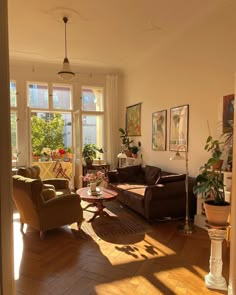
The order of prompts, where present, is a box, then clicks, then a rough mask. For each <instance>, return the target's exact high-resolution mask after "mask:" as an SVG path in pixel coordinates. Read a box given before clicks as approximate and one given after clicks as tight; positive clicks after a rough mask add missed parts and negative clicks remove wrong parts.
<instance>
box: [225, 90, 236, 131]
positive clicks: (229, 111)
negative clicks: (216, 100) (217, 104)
mask: <svg viewBox="0 0 236 295" xmlns="http://www.w3.org/2000/svg"><path fill="white" fill-rule="evenodd" d="M233 122H234V94H230V95H225V96H223V133H228V132H230V131H232V125H233Z"/></svg>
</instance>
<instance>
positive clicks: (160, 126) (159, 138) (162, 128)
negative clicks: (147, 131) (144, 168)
mask: <svg viewBox="0 0 236 295" xmlns="http://www.w3.org/2000/svg"><path fill="white" fill-rule="evenodd" d="M166 122H167V110H163V111H158V112H155V113H153V114H152V149H153V150H154V151H166Z"/></svg>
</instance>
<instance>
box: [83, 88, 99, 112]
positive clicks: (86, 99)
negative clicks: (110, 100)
mask: <svg viewBox="0 0 236 295" xmlns="http://www.w3.org/2000/svg"><path fill="white" fill-rule="evenodd" d="M103 105H104V103H103V88H97V87H91V88H89V87H83V88H82V110H83V111H100V112H102V111H104V106H103Z"/></svg>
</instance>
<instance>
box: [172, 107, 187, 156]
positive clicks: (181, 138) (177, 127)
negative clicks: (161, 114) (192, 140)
mask: <svg viewBox="0 0 236 295" xmlns="http://www.w3.org/2000/svg"><path fill="white" fill-rule="evenodd" d="M188 121H189V105H183V106H178V107H174V108H171V109H170V142H169V145H170V146H169V149H170V151H187V150H188V124H189V122H188Z"/></svg>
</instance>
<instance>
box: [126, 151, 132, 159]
mask: <svg viewBox="0 0 236 295" xmlns="http://www.w3.org/2000/svg"><path fill="white" fill-rule="evenodd" d="M125 154H126V156H127V157H129V158H131V157H132V152H131V151H129V150H126V151H125Z"/></svg>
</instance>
